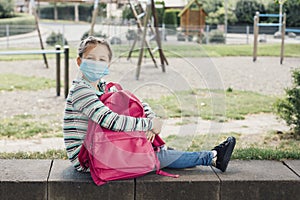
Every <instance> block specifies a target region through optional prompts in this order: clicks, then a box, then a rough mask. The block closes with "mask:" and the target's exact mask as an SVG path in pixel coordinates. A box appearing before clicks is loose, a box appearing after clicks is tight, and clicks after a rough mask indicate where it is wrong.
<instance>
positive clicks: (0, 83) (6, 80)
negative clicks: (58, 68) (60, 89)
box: [0, 74, 56, 91]
mask: <svg viewBox="0 0 300 200" xmlns="http://www.w3.org/2000/svg"><path fill="white" fill-rule="evenodd" d="M54 87H56V82H55V80H52V79H48V78H41V77H35V76H23V75H18V74H0V91H15V90H27V91H35V90H42V89H48V88H54Z"/></svg>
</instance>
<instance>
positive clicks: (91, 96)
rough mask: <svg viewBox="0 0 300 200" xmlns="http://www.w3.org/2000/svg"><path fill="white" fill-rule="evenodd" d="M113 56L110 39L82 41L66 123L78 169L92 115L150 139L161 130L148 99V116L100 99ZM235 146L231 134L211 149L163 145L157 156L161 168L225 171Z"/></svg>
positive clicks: (116, 128)
mask: <svg viewBox="0 0 300 200" xmlns="http://www.w3.org/2000/svg"><path fill="white" fill-rule="evenodd" d="M111 59H112V50H111V48H110V46H109V44H108V43H107V41H105V40H101V39H98V38H95V37H93V36H89V37H88V38H86V39H85V40H83V41H81V43H80V45H79V48H78V57H77V60H76V61H77V65H78V67H79V70H80V72H81V73H80V75H79V76H78V77H77V78H76V79H75V80H74V81H73V83H72V87H71V88H70V91H69V95H68V97H67V100H66V106H65V114H64V125H63V130H64V141H65V146H66V150H67V154H68V158H69V159H70V161H71V162H72V163H73V165H74V167H75V168H76V169H77V170H78V171H83V168H82V167H81V166H80V163H79V161H78V154H79V152H80V149H81V146H82V144H83V141H84V138H85V135H86V132H87V128H88V121H89V119H91V120H93V121H94V122H96V123H98V124H99V125H100V126H102V127H104V128H107V129H110V130H113V131H145V132H147V138H148V139H149V140H150V141H151V140H153V138H154V136H155V134H160V132H161V128H162V121H161V120H160V119H158V118H157V117H155V113H154V112H153V111H152V110H151V108H150V106H149V105H148V104H147V103H145V102H142V104H143V108H144V111H145V114H146V118H134V117H130V116H124V115H119V114H117V113H115V112H113V111H111V110H110V109H109V108H108V107H106V106H105V105H104V104H103V103H102V102H101V101H100V100H99V96H101V95H102V94H103V93H104V91H105V86H106V83H105V81H103V80H102V77H103V76H105V75H108V74H109V63H110V62H111ZM111 90H114V88H111ZM234 146H235V138H234V137H229V138H227V140H226V141H224V142H223V143H221V144H220V145H218V146H216V147H215V148H213V149H212V150H211V151H201V152H182V151H176V150H170V149H167V148H165V147H162V148H161V150H160V151H159V152H157V156H158V159H159V161H160V165H161V167H162V168H163V167H169V168H187V167H194V166H197V165H212V166H215V167H216V168H218V169H220V170H221V171H223V172H225V170H226V168H227V165H228V162H229V160H230V157H231V154H232V151H233V149H234Z"/></svg>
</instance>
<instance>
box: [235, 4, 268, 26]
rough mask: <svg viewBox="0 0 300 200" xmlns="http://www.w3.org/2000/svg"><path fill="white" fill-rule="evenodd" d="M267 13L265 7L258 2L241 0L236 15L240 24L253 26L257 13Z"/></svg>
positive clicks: (236, 8)
mask: <svg viewBox="0 0 300 200" xmlns="http://www.w3.org/2000/svg"><path fill="white" fill-rule="evenodd" d="M256 11H258V12H260V13H265V6H264V4H262V3H258V2H257V1H256V0H240V1H238V2H237V3H236V7H235V15H236V18H237V20H238V21H237V23H238V24H253V16H254V15H255V12H256Z"/></svg>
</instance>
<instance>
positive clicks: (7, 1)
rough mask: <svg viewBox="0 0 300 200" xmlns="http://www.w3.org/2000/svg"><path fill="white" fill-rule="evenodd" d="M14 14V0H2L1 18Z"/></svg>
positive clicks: (0, 2)
mask: <svg viewBox="0 0 300 200" xmlns="http://www.w3.org/2000/svg"><path fill="white" fill-rule="evenodd" d="M13 15H14V0H0V18H8V17H12V16H13Z"/></svg>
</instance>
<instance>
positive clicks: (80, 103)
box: [72, 85, 152, 131]
mask: <svg viewBox="0 0 300 200" xmlns="http://www.w3.org/2000/svg"><path fill="white" fill-rule="evenodd" d="M72 102H73V106H74V108H75V109H76V110H79V111H80V112H82V113H83V114H85V115H87V116H88V117H89V118H90V119H92V120H93V121H95V122H96V123H98V124H100V126H102V127H104V128H107V129H110V130H113V131H148V130H151V129H152V121H151V119H150V118H135V117H130V116H125V115H119V114H117V113H115V112H113V111H111V110H110V109H109V108H108V107H107V106H105V105H104V104H103V103H102V102H101V101H100V100H99V98H98V96H97V95H96V94H95V92H94V91H93V90H92V89H91V88H89V87H87V86H84V85H79V86H77V88H76V89H75V90H74V91H73V93H72Z"/></svg>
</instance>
